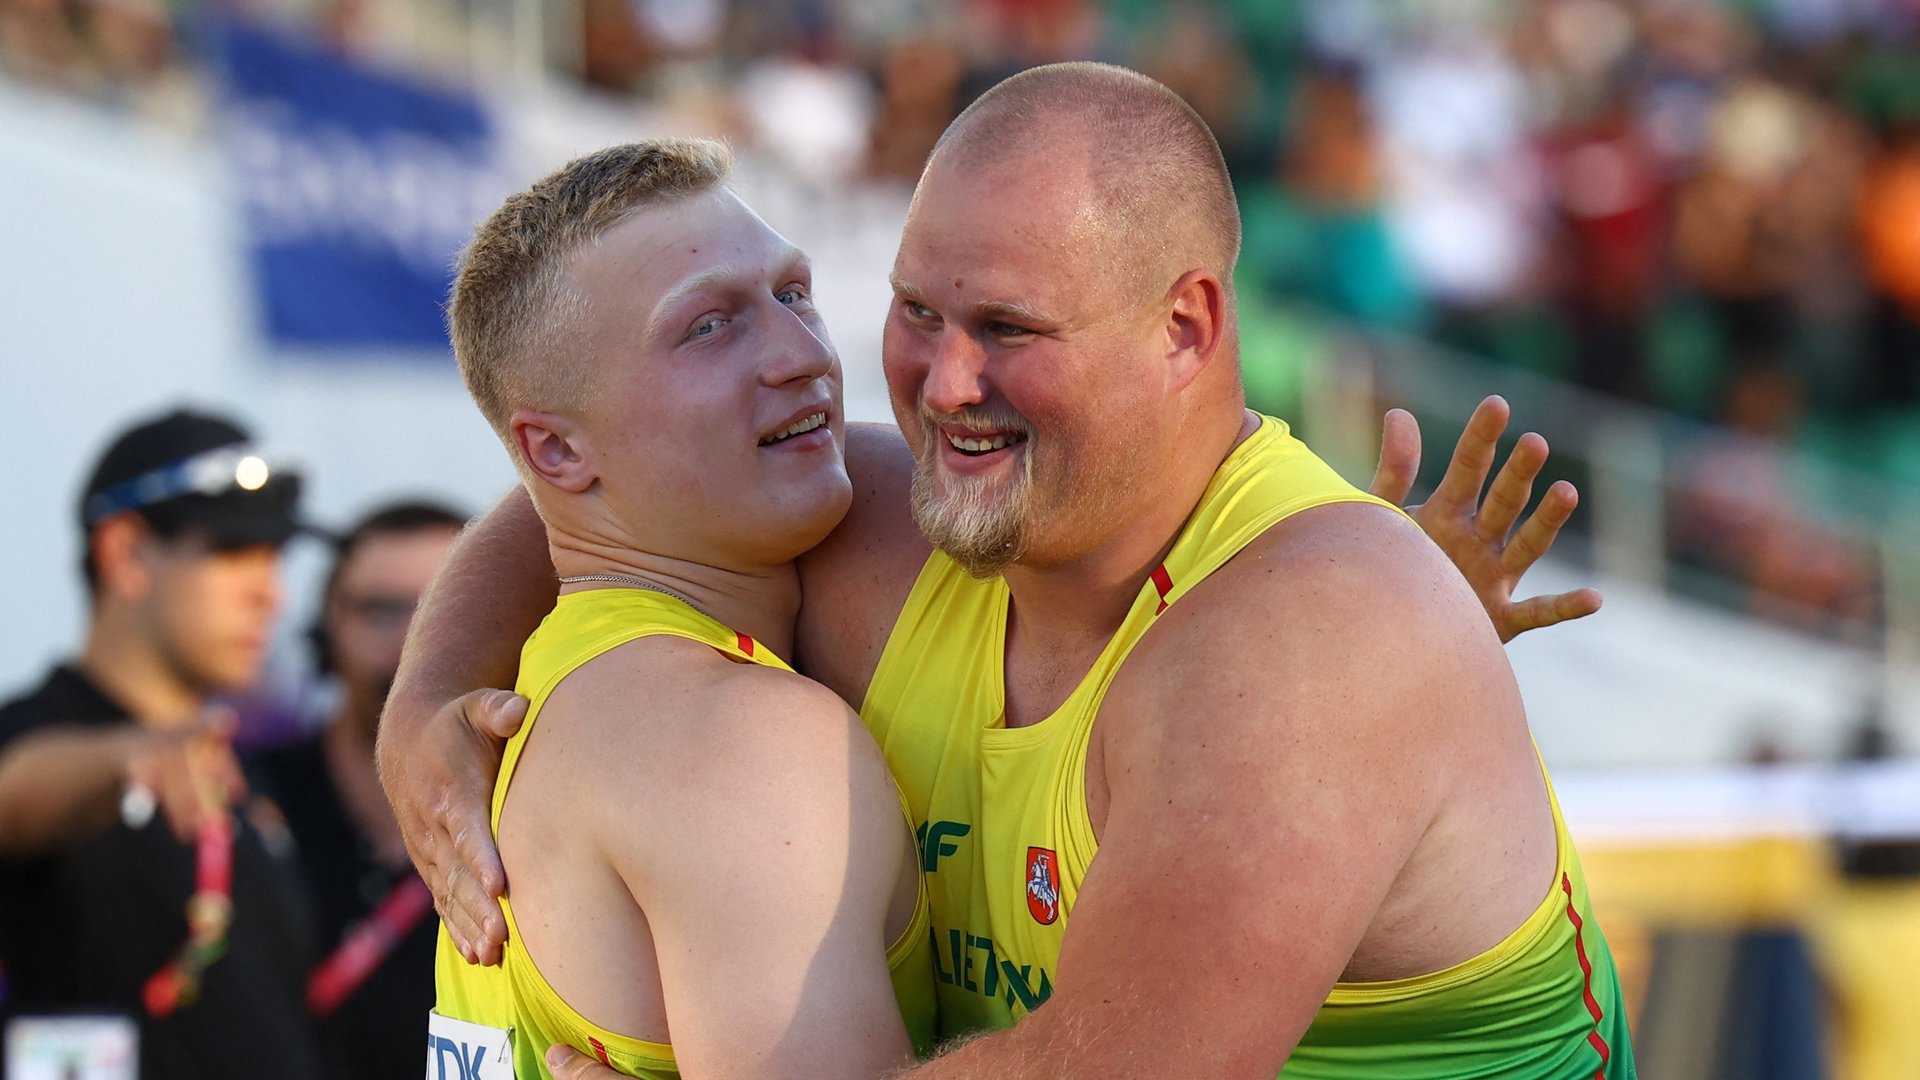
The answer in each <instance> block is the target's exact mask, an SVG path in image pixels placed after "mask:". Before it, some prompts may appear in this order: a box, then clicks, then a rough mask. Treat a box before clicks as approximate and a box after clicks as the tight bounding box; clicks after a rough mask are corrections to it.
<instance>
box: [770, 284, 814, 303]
mask: <svg viewBox="0 0 1920 1080" xmlns="http://www.w3.org/2000/svg"><path fill="white" fill-rule="evenodd" d="M773 298H774V299H775V300H778V301H780V302H781V303H783V304H786V305H787V306H789V307H791V306H793V305H794V304H804V303H806V302H807V291H806V290H805V289H802V288H801V287H799V286H798V285H795V286H792V287H791V288H786V289H781V290H780V291H779V292H777V293H774V294H773Z"/></svg>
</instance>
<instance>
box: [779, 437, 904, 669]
mask: <svg viewBox="0 0 1920 1080" xmlns="http://www.w3.org/2000/svg"><path fill="white" fill-rule="evenodd" d="M847 474H848V476H849V477H850V478H851V479H852V481H853V505H852V508H851V509H849V510H848V511H847V516H846V519H845V520H844V521H842V522H841V523H840V526H839V527H838V528H836V529H835V530H834V531H833V533H832V535H830V536H828V537H827V539H826V540H825V541H823V542H822V543H821V544H820V545H819V546H818V547H816V548H814V549H813V550H812V551H810V552H808V553H807V554H806V555H803V556H801V558H800V585H801V598H802V607H801V609H800V622H799V632H798V635H797V639H796V640H797V644H796V651H797V653H798V659H799V666H800V668H801V670H803V671H805V672H806V673H807V674H808V675H810V676H812V677H813V678H816V679H818V680H820V681H821V682H823V683H825V684H826V685H828V686H830V687H832V688H833V689H834V690H836V691H838V692H839V693H840V694H841V695H842V696H843V697H845V698H846V699H847V700H848V701H852V702H854V703H855V704H858V703H859V701H860V699H861V698H862V697H864V696H865V694H866V687H867V681H868V680H869V679H870V678H871V677H872V675H873V669H874V668H875V667H876V666H878V664H879V662H880V654H881V652H882V651H883V650H884V649H885V647H886V642H887V636H888V634H889V633H891V632H892V630H893V623H894V620H895V619H897V618H898V617H899V615H900V609H901V607H902V606H904V605H905V604H906V600H907V593H908V592H910V591H912V589H913V582H914V579H915V578H916V577H918V576H919V573H920V568H921V566H923V565H924V564H925V563H926V561H927V556H928V554H929V553H931V551H932V550H933V549H932V547H931V546H930V545H929V544H928V543H927V541H926V539H925V538H924V537H923V536H921V535H920V529H919V528H918V526H916V525H915V524H914V522H913V514H912V512H911V510H910V508H909V503H908V496H909V492H910V491H911V489H912V485H913V454H912V452H911V451H909V450H908V449H907V444H906V440H905V439H903V438H901V436H900V431H899V429H898V428H895V427H894V426H893V425H891V424H849V425H847Z"/></svg>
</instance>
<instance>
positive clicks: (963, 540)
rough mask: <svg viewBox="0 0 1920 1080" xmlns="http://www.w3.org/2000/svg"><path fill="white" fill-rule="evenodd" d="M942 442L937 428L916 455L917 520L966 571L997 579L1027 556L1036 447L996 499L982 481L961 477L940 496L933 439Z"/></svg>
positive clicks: (1023, 454) (914, 497)
mask: <svg viewBox="0 0 1920 1080" xmlns="http://www.w3.org/2000/svg"><path fill="white" fill-rule="evenodd" d="M944 438H946V436H945V435H943V434H941V433H940V432H939V431H938V430H930V431H928V432H927V438H925V439H924V440H922V441H921V446H920V452H919V453H917V454H915V455H914V469H913V491H912V496H911V502H912V506H913V520H914V522H915V523H916V524H918V525H919V526H920V531H921V532H922V533H924V534H925V535H926V538H927V539H928V540H929V541H930V542H932V544H933V546H934V547H936V548H939V549H940V550H941V551H943V552H945V553H946V555H947V557H948V558H950V559H952V560H953V561H954V562H956V563H958V564H960V568H961V569H962V570H965V571H966V572H967V573H969V574H971V575H973V576H974V577H976V578H990V577H993V576H995V575H997V574H999V573H1000V572H1001V571H1003V570H1005V569H1006V568H1007V567H1009V566H1012V565H1013V564H1014V563H1016V562H1019V561H1020V558H1021V556H1023V555H1025V554H1026V553H1027V544H1028V540H1029V536H1028V527H1027V517H1028V510H1029V508H1030V506H1031V504H1032V501H1033V495H1032V492H1033V450H1032V446H1031V444H1030V443H1029V444H1028V446H1027V448H1026V449H1025V450H1023V451H1022V452H1021V460H1020V471H1019V473H1018V474H1017V475H1016V476H1014V478H1013V479H1012V480H1011V481H1010V482H1009V484H1008V487H1007V490H1006V491H1004V492H1002V493H1001V494H1000V495H999V496H998V497H996V496H994V495H993V494H992V493H990V492H989V491H987V490H986V485H985V484H984V483H981V482H979V481H975V480H970V479H962V478H959V477H949V478H948V480H949V490H948V491H947V492H946V493H945V494H944V495H942V494H941V493H940V492H939V491H938V485H937V483H936V481H935V480H934V475H933V471H934V463H933V459H934V456H935V455H936V454H938V453H939V452H940V449H939V444H938V443H937V442H935V440H936V439H944Z"/></svg>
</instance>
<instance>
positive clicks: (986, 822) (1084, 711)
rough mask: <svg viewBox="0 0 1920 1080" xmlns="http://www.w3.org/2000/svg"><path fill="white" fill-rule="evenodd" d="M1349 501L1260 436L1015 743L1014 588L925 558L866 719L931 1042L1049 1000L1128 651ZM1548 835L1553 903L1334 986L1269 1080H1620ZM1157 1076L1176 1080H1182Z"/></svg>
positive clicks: (1577, 900) (1173, 984)
mask: <svg viewBox="0 0 1920 1080" xmlns="http://www.w3.org/2000/svg"><path fill="white" fill-rule="evenodd" d="M1351 501H1371V502H1379V500H1377V499H1374V498H1373V497H1372V496H1369V495H1366V494H1363V493H1361V492H1359V491H1356V490H1355V489H1354V488H1352V487H1351V486H1349V485H1348V484H1347V483H1346V482H1345V481H1343V480H1341V479H1340V478H1339V476H1338V475H1336V474H1335V473H1334V472H1333V470H1332V469H1330V468H1328V467H1327V466H1326V465H1325V464H1324V463H1323V462H1321V461H1320V460H1319V459H1318V458H1316V457H1315V456H1314V455H1313V454H1312V453H1311V452H1310V451H1308V450H1307V448H1306V447H1305V446H1304V445H1302V444H1301V443H1300V442H1299V441H1298V440H1296V439H1294V438H1293V437H1292V436H1291V435H1289V434H1288V432H1287V428H1286V425H1285V424H1283V423H1281V422H1280V421H1278V420H1274V419H1272V418H1265V419H1264V421H1263V423H1262V424H1261V426H1260V429H1259V430H1258V431H1257V432H1255V433H1254V434H1253V435H1252V436H1251V437H1250V438H1248V439H1247V440H1246V441H1245V442H1244V443H1243V444H1242V445H1241V446H1239V447H1238V448H1237V449H1235V451H1234V452H1233V454H1232V455H1231V456H1229V457H1228V458H1227V460H1226V461H1225V462H1224V463H1223V464H1222V465H1221V466H1220V469H1219V470H1218V471H1217V472H1216V473H1215V474H1214V478H1213V481H1212V483H1211V484H1210V485H1209V486H1208V488H1207V491H1206V493H1205V495H1204V496H1203V497H1202V498H1201V501H1200V504H1199V506H1198V507H1197V508H1196V509H1195V510H1194V512H1193V515H1192V517H1191V518H1190V519H1189V520H1188V522H1187V524H1186V526H1185V528H1184V529H1183V530H1182V532H1181V534H1180V536H1179V538H1178V539H1177V540H1176V541H1175V543H1174V546H1173V550H1172V551H1171V553H1169V554H1168V556H1167V559H1166V562H1165V563H1164V564H1163V565H1162V566H1160V567H1159V568H1158V569H1156V570H1155V571H1154V573H1153V576H1152V578H1151V579H1150V581H1149V582H1148V583H1147V584H1146V585H1144V586H1142V588H1141V591H1140V596H1139V598H1138V599H1137V600H1136V601H1135V602H1134V605H1133V608H1132V610H1131V611H1130V612H1129V613H1128V615H1127V618H1126V621H1125V622H1124V623H1123V624H1122V625H1121V627H1120V630H1119V631H1118V632H1117V633H1115V634H1114V636H1113V640H1112V641H1111V642H1109V643H1108V645H1107V647H1106V649H1105V651H1104V652H1102V653H1101V655H1100V658H1099V659H1098V660H1097V661H1095V663H1094V666H1093V669H1092V670H1091V671H1090V672H1088V674H1087V676H1086V678H1085V679H1084V680H1083V681H1082V682H1081V683H1080V685H1079V686H1078V687H1077V688H1076V689H1075V690H1074V692H1073V694H1072V695H1071V696H1070V697H1068V699H1067V700H1066V702H1065V703H1064V704H1063V705H1061V707H1060V709H1059V710H1058V711H1057V712H1055V713H1054V714H1053V715H1051V716H1049V717H1047V718H1046V719H1044V720H1042V721H1040V722H1039V723H1037V724H1034V725H1032V726H1030V727H1024V728H1011V729H1010V728H1007V727H1006V726H1005V694H1004V687H1003V682H1002V678H1003V671H1004V668H1003V662H1004V656H1005V640H1006V639H1005V634H1006V625H1007V623H1006V619H1007V603H1008V593H1007V587H1006V584H1005V582H1004V581H1002V580H1000V579H998V578H995V579H991V580H987V581H978V580H975V579H973V578H971V577H969V576H968V575H967V574H966V573H965V572H963V571H961V570H960V568H959V567H958V566H956V565H955V564H954V562H953V561H952V560H951V559H948V558H947V557H945V556H944V555H941V554H939V553H937V552H936V553H935V554H934V555H933V556H932V557H931V558H929V559H928V560H927V564H926V566H925V567H924V568H923V569H922V570H921V573H920V577H919V580H918V581H917V582H916V583H915V584H914V587H913V592H912V593H911V595H910V596H909V597H908V600H907V603H906V607H905V609H904V610H903V611H902V612H901V615H900V620H899V622H898V623H897V624H896V625H895V628H894V631H893V635H892V637H891V638H890V639H889V640H888V642H887V646H886V649H885V652H884V653H883V654H882V656H881V660H880V665H879V668H878V670H877V671H876V672H875V674H874V678H873V682H872V684H871V686H870V687H869V689H868V692H867V699H866V702H865V704H864V706H863V707H862V709H861V715H862V717H863V718H865V720H866V721H867V724H868V726H869V727H871V728H872V730H873V733H874V736H875V738H877V739H878V740H879V742H880V746H881V749H882V750H884V751H885V753H886V756H887V762H888V764H889V765H890V766H891V767H892V769H893V774H894V778H895V779H896V780H898V781H899V783H900V785H901V788H902V790H904V791H905V792H906V793H907V801H908V803H909V806H910V809H911V812H912V814H913V816H914V817H915V818H916V819H918V820H920V821H921V822H923V823H924V824H922V825H921V826H920V831H919V837H920V846H921V869H922V870H924V871H925V872H926V874H927V885H928V890H929V892H930V893H931V894H932V899H933V920H932V926H931V934H932V942H933V946H934V949H935V954H936V955H935V962H936V964H937V975H938V977H939V980H940V985H939V987H938V990H939V997H940V1026H941V1034H942V1035H943V1036H954V1035H961V1034H965V1033H967V1032H970V1031H978V1030H981V1029H988V1028H1003V1027H1007V1026H1010V1025H1011V1024H1013V1022H1014V1021H1015V1020H1017V1019H1019V1018H1020V1017H1021V1016H1023V1015H1025V1014H1026V1013H1027V1012H1028V1011H1029V1010H1031V1009H1033V1008H1035V1007H1036V1006H1038V1005H1039V1004H1040V1003H1041V1002H1043V1001H1045V1000H1047V997H1048V996H1049V995H1050V994H1051V993H1052V992H1053V971H1054V969H1055V964H1056V962H1057V960H1058V958H1059V955H1060V941H1061V937H1062V935H1063V933H1064V932H1065V929H1066V925H1067V920H1068V918H1069V917H1070V916H1071V914H1072V912H1073V904H1074V898H1075V896H1076V895H1077V893H1078V891H1079V888H1080V882H1081V881H1082V879H1083V878H1084V877H1085V875H1086V872H1087V866H1088V864H1089V863H1090V862H1092V860H1093V857H1094V852H1095V850H1096V847H1097V845H1096V843H1095V841H1094V836H1093V828H1092V826H1091V824H1090V823H1089V821H1088V817H1087V801H1086V763H1087V743H1088V737H1089V734H1090V733H1091V731H1092V729H1093V723H1094V719H1095V717H1096V716H1097V715H1098V713H1099V710H1100V702H1101V699H1102V697H1103V696H1104V695H1105V694H1106V690H1107V687H1108V686H1109V684H1110V683H1111V682H1112V680H1113V677H1114V674H1115V672H1117V671H1118V670H1119V668H1120V665H1121V663H1122V662H1123V661H1124V660H1125V659H1126V658H1127V654H1128V653H1129V652H1130V651H1131V650H1132V648H1133V646H1134V644H1135V643H1137V642H1138V641H1139V640H1140V638H1141V636H1142V635H1143V634H1145V633H1146V631H1147V630H1148V628H1149V627H1151V626H1152V625H1153V623H1154V620H1155V619H1156V618H1157V617H1158V615H1159V613H1160V612H1162V611H1164V610H1166V608H1167V606H1168V605H1170V604H1175V603H1178V602H1179V600H1180V598H1181V596H1183V595H1184V594H1185V593H1186V592H1187V590H1188V589H1190V588H1192V587H1193V585H1194V584H1195V583H1196V582H1198V581H1200V580H1202V579H1203V578H1205V577H1206V576H1207V575H1208V574H1210V573H1212V572H1213V571H1214V570H1216V569H1218V568H1219V567H1220V566H1221V565H1222V564H1223V563H1225V562H1226V561H1227V560H1228V559H1229V558H1231V557H1232V556H1233V555H1234V554H1235V553H1236V552H1238V551H1239V550H1240V549H1241V548H1242V547H1244V546H1245V545H1246V544H1247V543H1248V542H1249V541H1251V540H1252V539H1253V538H1254V537H1256V536H1258V535H1260V534H1261V533H1262V532H1264V531H1265V530H1267V529H1268V528H1269V527H1271V526H1272V525H1273V524H1274V523H1275V522H1277V521H1280V520H1281V519H1282V518H1285V517H1287V516H1288V515H1290V514H1294V513H1298V512H1299V511H1301V510H1305V509H1308V508H1309V507H1314V506H1320V505H1323V504H1326V503H1332V502H1351ZM1381 505H1386V504H1384V503H1382V504H1381ZM1554 830H1555V833H1556V835H1557V837H1558V841H1559V866H1558V869H1557V870H1556V872H1555V874H1554V880H1553V887H1552V889H1551V890H1550V891H1549V892H1548V894H1547V895H1546V896H1545V897H1543V898H1542V900H1541V901H1540V904H1539V906H1538V908H1537V909H1536V910H1535V911H1534V913H1533V915H1532V916H1531V917H1530V918H1528V919H1527V921H1526V922H1525V923H1524V924H1523V925H1522V926H1521V927H1520V928H1519V929H1517V930H1515V931H1514V932H1513V933H1512V934H1511V935H1509V936H1508V937H1507V939H1506V940H1505V941H1502V942H1501V943H1500V944H1499V945H1497V946H1495V947H1494V948H1492V949H1490V950H1488V951H1487V952H1486V953H1484V954H1482V955H1480V956H1477V957H1475V958H1473V959H1471V960H1468V961H1466V962H1465V963H1462V964H1459V965H1456V966H1454V967H1452V968H1449V969H1447V970H1445V971H1441V972H1437V973H1434V974H1432V975H1426V976H1422V977H1420V978H1414V979H1404V980H1400V981H1397V982H1391V983H1360V984H1353V983H1342V984H1339V985H1337V986H1335V987H1334V989H1333V992H1332V994H1331V995H1330V996H1329V997H1328V999H1327V1002H1326V1004H1325V1006H1323V1007H1322V1009H1321V1010H1320V1013H1319V1015H1318V1016H1317V1017H1316V1019H1315V1020H1314V1022H1313V1024H1312V1026H1311V1027H1310V1028H1309V1029H1308V1031H1307V1033H1306V1035H1305V1036H1304V1037H1303V1038H1302V1040H1301V1042H1300V1045H1299V1047H1298V1049H1296V1050H1295V1052H1294V1054H1293V1056H1292V1058H1291V1060H1290V1061H1289V1062H1288V1064H1287V1066H1286V1068H1285V1069H1284V1070H1283V1071H1282V1073H1281V1075H1282V1076H1286V1077H1316V1078H1327V1080H1335V1078H1338V1080H1349V1078H1351V1080H1362V1078H1365V1080H1399V1078H1431V1080H1440V1078H1445V1080H1464V1078H1468V1077H1503V1078H1510V1080H1512V1078H1535V1077H1539V1078H1573V1077H1579V1078H1582V1080H1591V1078H1594V1077H1602V1078H1606V1077H1613V1078H1620V1077H1631V1076H1633V1066H1632V1054H1631V1050H1630V1048H1629V1047H1628V1045H1627V1033H1626V1026H1625V1020H1624V1018H1623V1016H1622V1013H1621V1001H1620V994H1619V987H1618V984H1617V980H1616V979H1615V976H1614V970H1613V961H1612V957H1611V954H1610V953H1609V952H1608V950H1607V945H1606V942H1605V940H1604V939H1602V937H1601V935H1600V929H1599V926H1598V925H1597V924H1595V923H1594V922H1593V918H1592V914H1591V912H1590V910H1589V908H1588V905H1587V893H1586V882H1585V880H1584V878H1583V876H1582V875H1581V872H1580V861H1579V858H1578V857H1577V856H1576V855H1575V854H1574V850H1573V845H1572V843H1571V841H1570V840H1569V839H1568V837H1567V833H1566V829H1565V828H1564V827H1563V826H1562V825H1561V823H1560V814H1559V807H1558V804H1557V803H1556V804H1555V805H1554ZM1195 884H1196V887H1204V884H1205V883H1204V882H1196V883H1195ZM1139 976H1140V978H1142V979H1149V980H1150V979H1153V978H1155V977H1156V973H1154V972H1140V973H1139ZM1161 977H1163V978H1164V979H1165V992H1166V993H1168V994H1179V993H1181V992H1182V987H1181V986H1180V984H1179V982H1178V978H1179V977H1180V976H1179V975H1178V974H1176V973H1173V972H1167V973H1163V975H1162V976H1161ZM1165 1064H1166V1069H1167V1071H1168V1075H1179V1062H1177V1061H1168V1062H1166V1063H1165Z"/></svg>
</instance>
